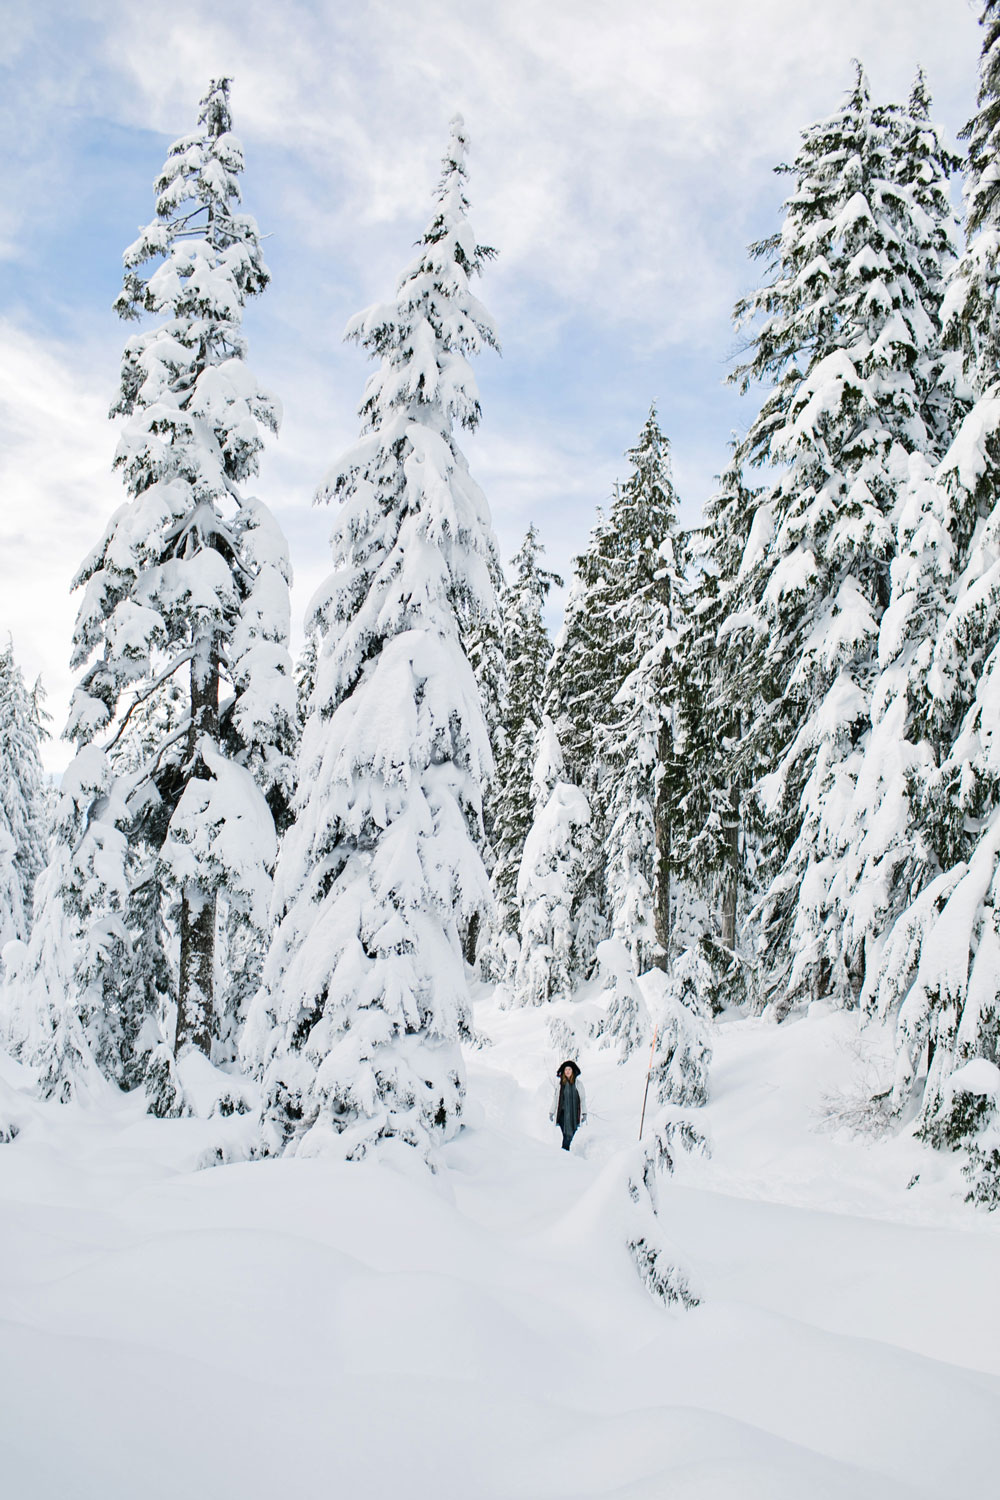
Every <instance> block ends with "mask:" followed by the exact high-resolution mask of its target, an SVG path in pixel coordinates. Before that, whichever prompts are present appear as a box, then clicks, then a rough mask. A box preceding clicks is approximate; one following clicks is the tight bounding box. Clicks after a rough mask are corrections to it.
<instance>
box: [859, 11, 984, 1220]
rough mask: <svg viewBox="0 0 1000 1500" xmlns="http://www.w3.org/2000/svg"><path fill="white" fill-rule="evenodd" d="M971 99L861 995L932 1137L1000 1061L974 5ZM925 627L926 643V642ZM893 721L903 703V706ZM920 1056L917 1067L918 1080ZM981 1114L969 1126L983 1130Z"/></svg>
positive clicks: (980, 1160) (897, 1092)
mask: <svg viewBox="0 0 1000 1500" xmlns="http://www.w3.org/2000/svg"><path fill="white" fill-rule="evenodd" d="M982 19H983V26H984V31H985V35H984V43H983V51H982V58H981V72H980V90H979V100H978V103H979V109H978V112H977V114H976V116H975V118H974V119H973V120H972V121H971V122H970V124H969V126H968V127H967V128H966V132H965V134H966V136H967V138H968V140H969V158H968V172H967V179H966V190H965V197H966V206H967V230H968V235H969V238H968V244H967V246H966V249H965V253H964V254H963V256H962V257H961V260H960V261H959V264H958V266H957V267H956V268H955V272H954V275H953V277H952V280H951V283H950V286H949V288H948V292H947V295H946V298H945V304H944V308H943V321H944V325H945V337H946V340H947V342H948V343H949V345H950V346H951V347H953V348H954V349H956V350H957V351H958V353H959V354H960V356H961V359H962V362H963V368H964V372H965V375H966V377H967V379H968V382H969V385H970V386H971V389H972V393H973V395H974V397H975V400H974V403H973V405H972V408H971V410H970V411H969V412H968V415H967V416H965V418H964V420H963V422H962V425H961V427H960V428H959V431H958V433H957V435H956V437H955V439H954V442H953V443H952V445H951V447H950V448H949V450H948V452H947V454H946V455H945V457H944V460H943V462H942V463H941V464H940V466H939V467H938V469H937V471H936V473H933V474H925V475H923V476H922V484H921V493H922V496H923V503H922V505H921V507H920V512H919V514H920V527H919V528H918V530H917V531H916V532H915V535H914V543H913V553H914V557H913V562H912V574H913V578H912V583H911V584H910V588H909V595H910V597H911V598H912V599H913V607H912V609H911V610H910V612H909V614H908V615H902V617H901V619H900V622H899V637H900V641H901V642H906V641H907V639H908V638H909V639H910V640H912V639H913V638H915V639H916V641H917V643H918V644H916V645H913V644H910V645H909V654H910V657H911V659H912V661H911V668H910V672H909V675H908V678H907V684H906V688H907V708H908V710H909V712H910V717H911V721H912V722H911V725H910V726H909V727H908V729H907V733H908V739H909V741H912V742H913V748H912V749H910V751H909V758H908V762H907V764H906V766H905V771H906V775H907V786H908V792H909V804H910V807H911V808H912V829H911V842H912V846H913V848H914V851H915V855H916V859H915V863H916V864H917V873H916V876H914V877H911V879H910V890H909V891H908V892H907V894H908V896H909V899H908V901H906V902H905V903H902V910H901V911H900V912H899V913H898V914H896V913H893V914H892V915H894V916H895V920H894V922H893V923H892V925H891V927H890V928H889V931H888V934H887V937H886V940H885V945H884V949H883V951H882V953H881V954H880V962H879V964H878V966H877V968H876V969H875V971H874V972H873V974H872V975H871V977H870V979H869V982H868V984H867V985H866V992H865V1000H866V1003H867V1004H868V1005H869V1006H870V1007H871V1008H872V1009H873V1010H875V1011H876V1012H878V1013H880V1014H883V1015H892V1014H895V1015H896V1017H897V1043H898V1064H897V1072H896V1079H895V1086H894V1090H893V1104H894V1106H895V1107H896V1109H902V1108H903V1106H904V1105H905V1104H906V1102H907V1100H908V1099H909V1097H910V1095H911V1093H912V1091H913V1090H914V1088H917V1089H918V1090H919V1095H920V1114H919V1124H920V1129H921V1131H922V1132H923V1134H924V1135H925V1137H926V1138H927V1139H929V1140H931V1141H932V1142H935V1143H945V1144H954V1143H955V1142H956V1141H961V1140H964V1139H965V1138H966V1137H968V1136H970V1135H971V1134H974V1133H975V1132H974V1130H972V1129H971V1128H970V1120H969V1118H968V1117H967V1115H966V1114H963V1103H962V1101H963V1099H964V1098H965V1095H964V1094H963V1093H962V1091H961V1090H957V1089H956V1088H955V1087H954V1075H955V1074H956V1072H957V1071H958V1070H959V1069H962V1068H964V1067H966V1066H967V1065H969V1064H973V1063H977V1065H982V1066H993V1065H995V1063H996V1062H997V1060H998V1055H1000V998H998V994H997V984H996V974H997V965H998V961H1000V933H998V929H997V922H996V909H997V897H998V894H1000V891H998V885H997V873H996V872H997V863H998V858H1000V761H998V758H997V749H996V746H995V738H996V737H995V734H994V722H995V716H996V709H995V705H996V703H997V701H998V697H997V694H998V682H997V672H998V664H1000V626H998V619H1000V615H998V605H1000V567H998V564H997V560H996V559H997V555H998V548H997V539H998V535H1000V509H998V507H997V502H996V495H997V493H998V488H1000V472H998V464H1000V378H998V366H997V357H998V353H1000V314H998V311H997V302H996V294H997V287H998V282H1000V273H998V250H997V247H998V243H1000V236H998V230H1000V198H998V195H997V187H996V181H995V177H996V165H995V164H996V153H997V147H998V145H1000V139H998V135H997V131H998V128H1000V124H998V122H1000V10H998V7H997V5H996V3H995V0H989V3H988V4H987V5H986V7H985V9H984V13H983V18H982ZM921 637H925V638H926V639H924V640H922V639H921ZM897 714H898V717H899V718H900V719H902V711H901V710H897ZM925 1063H926V1074H925V1076H924V1077H923V1078H922V1080H921V1075H922V1074H923V1072H924V1065H925ZM986 1123H987V1122H985V1121H981V1122H980V1124H979V1125H978V1126H976V1127H975V1129H977V1130H978V1129H985V1125H986ZM970 1162H971V1166H970V1170H973V1172H974V1176H975V1182H974V1193H975V1194H976V1195H978V1197H979V1199H980V1201H989V1199H990V1196H991V1194H994V1193H995V1192H996V1186H995V1182H996V1179H995V1178H994V1177H993V1172H994V1167H995V1152H993V1150H992V1146H991V1145H990V1143H988V1142H984V1144H983V1145H982V1147H981V1149H980V1148H977V1150H976V1152H974V1153H972V1156H971V1157H970Z"/></svg>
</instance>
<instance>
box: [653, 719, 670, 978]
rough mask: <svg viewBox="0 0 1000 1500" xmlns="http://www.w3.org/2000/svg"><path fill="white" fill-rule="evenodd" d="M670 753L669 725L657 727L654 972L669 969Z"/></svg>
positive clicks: (654, 819)
mask: <svg viewBox="0 0 1000 1500" xmlns="http://www.w3.org/2000/svg"><path fill="white" fill-rule="evenodd" d="M672 749H673V745H672V740H671V734H670V726H669V724H661V725H660V733H659V738H658V742H657V747H656V755H657V762H658V765H657V786H656V797H655V799H654V803H653V836H654V840H655V856H654V870H653V932H654V935H655V937H656V952H655V954H654V956H653V964H654V966H655V967H656V968H657V969H663V970H664V971H665V970H667V969H668V968H669V966H670V936H671V934H670V857H671V854H670V844H671V833H672V828H671V807H670V778H669V775H668V767H669V766H670V756H671V750H672Z"/></svg>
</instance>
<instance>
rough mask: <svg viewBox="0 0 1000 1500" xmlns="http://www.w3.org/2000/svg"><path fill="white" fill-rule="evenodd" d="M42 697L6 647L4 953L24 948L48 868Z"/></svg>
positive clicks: (2, 690) (1, 734) (0, 837)
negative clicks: (16, 945)
mask: <svg viewBox="0 0 1000 1500" xmlns="http://www.w3.org/2000/svg"><path fill="white" fill-rule="evenodd" d="M45 717H46V715H45V714H44V711H43V709H42V691H41V686H40V684H38V683H36V684H35V687H34V689H33V690H32V691H30V692H29V690H28V689H27V688H26V687H25V685H24V677H23V676H22V673H21V669H20V667H19V666H18V665H17V662H16V661H15V660H14V647H13V644H12V643H11V642H9V641H8V643H7V645H6V646H5V647H4V648H3V650H2V651H0V951H2V949H3V947H4V945H5V944H6V943H9V942H11V941H12V940H18V941H21V942H24V941H25V940H26V939H27V937H28V932H29V929H30V926H31V902H32V894H33V891H34V887H35V881H36V879H37V878H38V875H39V874H40V872H41V870H42V869H43V867H44V865H45V852H46V851H45V846H46V842H47V838H48V813H47V809H46V802H45V782H44V773H43V771H42V761H41V754H40V751H39V742H40V740H41V738H42V736H43V734H44V733H45V726H44V723H43V719H44V718H45Z"/></svg>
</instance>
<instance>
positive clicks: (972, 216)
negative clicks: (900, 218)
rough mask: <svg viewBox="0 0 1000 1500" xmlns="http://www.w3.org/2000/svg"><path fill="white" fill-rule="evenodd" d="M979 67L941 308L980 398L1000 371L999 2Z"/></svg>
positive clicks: (988, 16)
mask: <svg viewBox="0 0 1000 1500" xmlns="http://www.w3.org/2000/svg"><path fill="white" fill-rule="evenodd" d="M981 24H982V26H983V27H984V30H985V36H984V38H983V49H982V54H981V57H980V65H979V95H978V101H977V102H978V105H979V109H978V111H977V113H976V114H975V115H974V116H973V118H972V119H971V120H970V121H969V123H968V124H967V125H966V127H965V129H964V130H963V131H962V136H963V138H964V139H966V140H968V142H969V147H968V162H967V170H966V181H965V210H966V233H967V235H968V240H969V243H968V248H967V250H966V252H965V254H964V255H963V257H962V259H961V262H960V264H959V266H958V268H957V270H956V272H955V275H954V277H953V279H952V283H951V286H950V287H949V290H948V295H947V297H946V299H945V305H944V309H943V320H944V324H945V336H946V339H947V341H948V343H949V344H950V345H951V346H952V347H953V348H956V349H959V350H961V352H962V356H963V358H964V361H965V368H966V372H967V374H968V376H969V379H970V381H971V383H972V385H973V387H974V388H975V389H976V390H977V391H978V392H979V393H981V394H986V393H991V394H992V392H993V389H994V387H995V384H996V379H997V369H998V367H1000V311H998V308H997V295H998V289H1000V172H998V170H997V161H998V159H1000V0H987V4H986V6H985V8H984V10H983V15H982V22H981Z"/></svg>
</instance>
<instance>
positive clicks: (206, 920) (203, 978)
mask: <svg viewBox="0 0 1000 1500" xmlns="http://www.w3.org/2000/svg"><path fill="white" fill-rule="evenodd" d="M218 733H219V660H218V655H217V653H216V651H215V649H214V647H213V646H212V644H211V643H209V642H207V641H206V642H205V648H204V651H203V652H201V653H199V654H198V655H197V656H196V657H195V658H194V659H193V661H192V662H191V730H190V733H189V735H188V757H187V767H188V776H206V775H207V774H208V773H207V770H206V768H205V764H204V762H203V760H202V758H201V753H200V750H199V744H200V741H201V738H202V736H203V735H204V736H207V737H208V739H210V740H211V741H212V743H213V744H214V743H215V742H216V740H217V739H218ZM180 928H181V965H180V978H179V983H178V989H177V1036H176V1040H175V1043H174V1053H175V1055H176V1054H179V1053H180V1051H181V1049H182V1048H183V1047H185V1046H187V1045H191V1046H194V1047H197V1048H198V1050H199V1051H200V1052H204V1054H205V1056H206V1057H208V1056H210V1054H211V1051H212V1036H213V1034H214V1032H215V1004H214V973H215V892H214V891H208V890H206V889H205V888H204V887H202V886H200V885H198V884H196V883H195V882H194V881H192V882H189V884H188V885H187V886H186V887H185V889H184V891H183V893H182V895H181V922H180Z"/></svg>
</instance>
